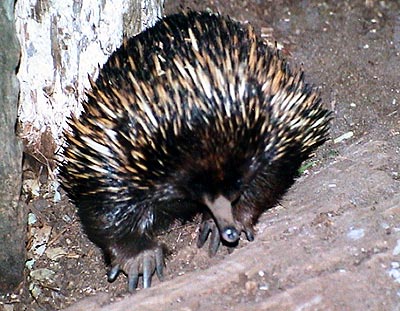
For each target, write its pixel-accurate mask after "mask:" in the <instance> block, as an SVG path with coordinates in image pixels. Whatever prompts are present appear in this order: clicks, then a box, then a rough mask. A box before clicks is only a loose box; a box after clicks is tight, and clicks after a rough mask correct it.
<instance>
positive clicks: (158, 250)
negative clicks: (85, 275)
mask: <svg viewBox="0 0 400 311" xmlns="http://www.w3.org/2000/svg"><path fill="white" fill-rule="evenodd" d="M121 271H122V272H123V273H124V274H125V275H127V277H128V290H129V291H130V292H133V291H134V290H135V289H136V287H137V286H138V283H139V277H142V278H143V288H148V287H150V286H151V279H152V276H153V274H154V273H156V274H157V276H158V278H159V280H160V281H162V280H163V278H164V275H163V271H164V254H163V248H162V247H161V246H159V245H156V246H154V247H153V248H152V249H146V250H143V251H141V252H139V253H138V254H137V255H134V256H128V257H127V256H122V255H121V254H115V259H114V260H112V262H111V265H110V270H109V271H108V274H107V275H108V281H109V282H113V281H114V280H115V279H116V278H117V276H118V274H119V272H121Z"/></svg>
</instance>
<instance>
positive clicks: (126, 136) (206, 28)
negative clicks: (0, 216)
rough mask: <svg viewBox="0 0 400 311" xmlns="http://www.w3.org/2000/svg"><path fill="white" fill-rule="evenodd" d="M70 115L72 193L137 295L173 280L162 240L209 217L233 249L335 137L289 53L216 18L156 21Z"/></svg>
mask: <svg viewBox="0 0 400 311" xmlns="http://www.w3.org/2000/svg"><path fill="white" fill-rule="evenodd" d="M83 108H84V112H83V113H82V114H81V115H80V116H79V117H72V118H71V120H70V127H71V128H70V130H69V131H66V133H65V136H66V147H65V150H64V152H63V156H64V160H63V163H62V164H61V171H60V175H61V179H62V185H63V188H64V189H65V190H66V192H67V194H68V196H69V198H70V199H71V200H72V202H73V203H75V204H76V206H77V208H78V212H79V216H80V219H81V221H82V223H83V226H84V229H85V231H86V233H87V235H88V237H89V238H90V239H91V240H92V241H93V242H94V243H95V244H97V245H98V246H99V247H100V248H101V249H102V250H103V252H104V255H105V258H106V260H107V261H108V263H109V264H110V271H109V274H108V276H109V280H110V281H112V280H114V279H115V278H116V276H117V274H118V272H119V271H122V272H124V273H125V274H126V275H127V276H128V285H129V289H130V290H133V289H135V288H136V286H137V282H138V278H139V276H143V286H144V287H149V286H150V282H151V278H152V275H153V273H154V272H156V273H157V275H158V276H159V277H160V278H161V277H162V273H163V260H164V259H163V249H164V247H163V246H162V245H161V244H160V243H159V242H158V241H157V240H156V239H155V234H156V233H157V232H159V231H160V230H164V229H166V228H168V227H169V226H171V224H172V223H173V222H174V221H175V220H176V219H182V220H188V219H189V220H190V219H192V217H193V216H194V215H196V214H198V213H201V214H202V215H203V221H202V224H201V226H200V234H199V239H198V246H199V247H201V246H203V244H204V243H205V241H206V240H207V238H208V236H209V234H210V233H211V235H210V253H211V255H212V254H215V253H216V251H217V249H218V247H219V245H220V243H221V242H222V243H223V244H226V245H228V246H232V245H233V246H235V245H236V244H237V242H238V240H239V238H240V235H241V233H242V232H243V233H244V234H245V237H246V238H247V240H250V241H251V240H253V238H254V236H253V226H254V225H255V223H256V222H257V220H258V218H259V217H260V215H261V214H262V213H263V212H264V211H266V210H267V209H269V208H271V207H273V206H274V205H275V204H276V203H277V202H278V200H279V199H280V198H281V197H282V195H283V194H284V193H285V192H286V191H287V189H288V188H289V187H290V186H291V185H292V184H293V182H294V178H295V177H296V176H297V174H298V169H299V167H300V165H301V163H302V162H303V161H304V160H305V159H307V158H309V156H310V154H311V153H312V152H313V150H314V149H315V148H316V147H318V146H319V145H321V144H322V143H323V142H324V141H325V140H326V139H327V132H328V123H329V120H330V113H329V111H328V110H326V109H324V108H323V107H322V104H321V102H320V98H319V95H318V94H317V92H316V91H315V90H313V88H312V87H310V86H309V85H307V84H305V82H304V79H303V73H302V71H301V70H290V69H289V68H288V65H287V63H286V62H285V60H284V59H283V58H282V56H281V55H280V53H279V52H277V51H275V50H274V49H271V48H269V47H268V46H267V45H266V44H264V43H263V42H262V41H261V40H260V39H259V38H258V37H257V36H256V34H255V31H254V29H253V28H252V27H251V26H248V25H247V26H245V25H242V24H240V23H238V22H235V21H232V20H231V19H230V18H227V17H222V16H220V15H218V14H211V13H206V12H193V11H189V12H184V13H178V14H174V15H171V16H168V17H165V18H163V19H162V20H160V21H158V22H157V23H156V24H155V25H154V27H152V28H149V29H147V30H146V31H144V32H142V33H141V34H139V35H137V36H135V37H133V38H131V39H129V40H126V41H125V42H124V43H123V45H122V46H121V47H120V48H119V49H118V50H117V51H115V52H114V53H113V54H112V55H111V57H110V58H109V60H108V61H107V63H106V64H105V65H104V66H103V68H102V69H101V71H100V74H99V77H98V78H97V79H96V81H95V82H93V81H92V90H91V91H89V92H88V99H87V100H86V101H85V102H84V103H83Z"/></svg>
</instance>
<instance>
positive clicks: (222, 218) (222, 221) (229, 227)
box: [204, 195, 240, 243]
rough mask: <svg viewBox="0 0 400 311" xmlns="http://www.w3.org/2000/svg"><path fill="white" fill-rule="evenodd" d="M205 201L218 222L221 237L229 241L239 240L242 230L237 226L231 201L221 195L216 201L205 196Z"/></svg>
mask: <svg viewBox="0 0 400 311" xmlns="http://www.w3.org/2000/svg"><path fill="white" fill-rule="evenodd" d="M204 203H205V204H206V205H207V207H208V208H209V209H210V211H211V213H212V215H213V217H214V220H215V222H216V223H217V226H218V229H219V233H220V236H221V238H222V239H223V240H224V241H226V242H228V243H235V242H237V241H238V240H239V237H240V230H238V229H237V228H236V222H235V220H234V219H233V214H232V204H231V202H230V201H229V200H228V199H227V198H225V197H224V196H222V195H220V196H218V197H217V198H216V199H215V200H214V201H210V200H209V199H208V198H207V197H205V198H204Z"/></svg>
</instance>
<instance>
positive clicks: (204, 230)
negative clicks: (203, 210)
mask: <svg viewBox="0 0 400 311" xmlns="http://www.w3.org/2000/svg"><path fill="white" fill-rule="evenodd" d="M210 233H211V236H210V244H209V249H208V251H209V255H210V256H211V257H212V256H214V255H215V254H216V253H217V251H218V248H219V244H220V243H221V239H220V235H219V231H218V228H217V225H216V224H215V221H214V220H213V219H212V218H209V219H204V218H203V222H202V223H201V225H200V232H199V237H198V239H197V247H198V248H201V247H203V246H204V244H205V243H206V241H207V238H208V235H209V234H210Z"/></svg>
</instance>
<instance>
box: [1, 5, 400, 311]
mask: <svg viewBox="0 0 400 311" xmlns="http://www.w3.org/2000/svg"><path fill="white" fill-rule="evenodd" d="M170 2H172V1H170ZM180 7H183V8H186V7H190V8H192V9H201V10H204V9H211V10H213V11H219V12H221V13H222V14H227V15H230V16H231V17H232V18H234V19H236V20H240V21H248V22H250V23H251V24H252V25H253V26H254V27H255V28H256V29H258V30H259V33H260V34H262V35H263V36H265V37H266V39H268V40H270V41H272V42H274V40H276V41H277V42H278V45H279V46H283V50H284V51H283V52H284V53H285V54H287V55H288V57H289V59H290V62H291V63H296V64H301V65H302V66H303V67H304V69H305V71H306V79H307V81H309V82H311V83H313V84H315V85H316V86H319V87H320V90H321V94H322V98H323V100H324V102H325V103H326V105H327V107H329V108H330V109H332V110H333V111H334V117H335V119H334V121H333V122H332V130H331V136H332V139H331V141H329V142H328V143H327V144H326V145H324V147H323V148H320V149H319V150H318V152H317V157H316V160H317V161H315V160H314V162H313V163H314V164H315V165H314V166H313V167H312V168H310V169H309V170H308V171H307V172H306V174H304V175H303V176H302V177H301V178H300V179H299V180H298V182H297V183H296V184H295V186H294V187H293V188H292V189H291V190H290V191H289V193H288V195H287V196H286V197H285V199H284V201H283V202H282V203H281V205H280V206H277V207H276V208H274V209H272V210H270V211H268V212H266V213H265V214H264V215H263V217H262V218H261V220H260V223H259V225H258V226H257V236H256V240H255V241H254V242H251V243H249V242H246V241H241V243H240V246H239V248H238V249H236V250H235V251H233V252H232V253H229V252H228V251H227V250H222V251H219V252H218V254H217V256H215V257H213V258H209V257H208V255H207V249H200V250H199V249H197V247H196V234H197V232H196V231H197V225H196V224H192V225H187V226H185V227H183V228H179V230H175V231H172V232H170V233H169V234H168V235H167V236H166V237H164V238H165V239H168V240H169V242H168V244H169V245H172V249H171V251H172V253H171V255H170V256H169V259H168V260H167V263H166V280H165V281H164V282H159V281H158V280H156V279H155V280H154V282H153V287H152V288H151V289H148V290H138V291H137V292H136V293H134V294H133V295H129V294H127V293H126V279H125V278H124V277H121V276H120V277H119V278H118V280H117V281H116V282H114V283H108V282H107V280H106V276H105V272H106V269H105V266H104V263H103V260H102V256H101V253H100V252H99V250H98V249H97V248H96V247H95V246H94V245H93V244H92V243H90V242H89V241H88V240H87V239H86V237H85V236H84V234H83V233H82V231H81V228H80V224H79V221H78V219H77V216H76V214H75V210H74V207H73V206H72V205H71V204H69V203H68V202H67V199H66V197H65V195H64V194H63V193H61V201H59V202H57V203H53V198H54V191H52V190H51V189H47V188H46V189H43V188H42V192H41V195H40V196H39V197H36V198H34V199H31V200H28V198H27V201H28V203H27V204H28V205H29V209H30V210H31V214H30V218H29V223H30V224H29V225H28V232H29V233H28V236H29V237H30V240H29V243H28V246H27V247H28V249H29V251H30V253H29V254H30V256H29V260H28V262H27V269H26V282H25V283H24V284H21V290H20V292H18V293H13V294H11V293H10V294H9V295H6V296H4V297H1V298H0V310H6V311H17V310H35V311H36V310H59V309H64V308H68V310H133V309H135V310H136V309H137V310H141V311H144V310H153V311H157V310H182V311H183V310H185V311H195V310H400V175H399V174H400V155H399V154H400V117H399V114H400V109H399V103H400V3H399V2H398V1H394V0H393V1H374V0H351V1H350V0H349V1H333V0H331V1H324V2H322V1H311V0H302V1H267V0H265V1H257V0H253V1H234V0H221V1H211V0H209V1H180V2H179V1H178V2H174V3H169V2H168V1H167V4H166V13H171V12H175V11H177V10H178V9H179V8H180ZM178 250H179V251H178ZM82 299H83V300H82ZM78 301H79V302H78ZM109 303H111V304H109Z"/></svg>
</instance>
